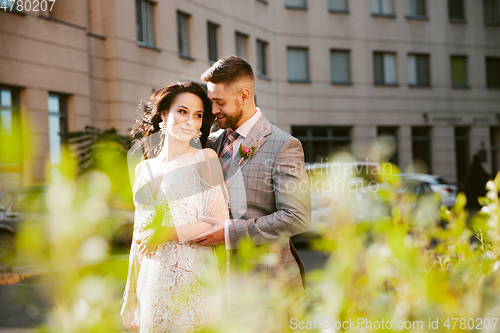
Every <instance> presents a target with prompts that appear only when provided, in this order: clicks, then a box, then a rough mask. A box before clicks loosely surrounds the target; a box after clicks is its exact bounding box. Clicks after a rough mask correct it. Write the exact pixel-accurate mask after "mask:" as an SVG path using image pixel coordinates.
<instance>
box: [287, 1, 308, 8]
mask: <svg viewBox="0 0 500 333" xmlns="http://www.w3.org/2000/svg"><path fill="white" fill-rule="evenodd" d="M285 8H293V9H307V3H306V0H285Z"/></svg>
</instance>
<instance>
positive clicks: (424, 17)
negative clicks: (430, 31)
mask: <svg viewBox="0 0 500 333" xmlns="http://www.w3.org/2000/svg"><path fill="white" fill-rule="evenodd" d="M408 1H411V4H415V5H414V6H417V5H416V1H422V3H423V6H424V14H423V15H422V14H416V13H414V12H413V9H412V13H411V14H409V13H408V7H407V6H408ZM416 11H417V10H416ZM428 12H429V11H428V5H427V0H405V16H406V18H407V19H409V20H423V21H428V20H429V13H428Z"/></svg>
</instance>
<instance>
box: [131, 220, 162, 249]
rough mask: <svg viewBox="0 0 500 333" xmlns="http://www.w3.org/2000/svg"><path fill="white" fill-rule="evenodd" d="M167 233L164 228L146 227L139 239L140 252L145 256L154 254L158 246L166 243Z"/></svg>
mask: <svg viewBox="0 0 500 333" xmlns="http://www.w3.org/2000/svg"><path fill="white" fill-rule="evenodd" d="M165 232H166V230H165V228H164V227H163V226H159V227H152V226H151V225H147V226H145V227H144V228H143V230H142V231H141V232H140V234H139V236H138V237H137V244H138V245H139V251H141V253H142V254H144V255H147V254H152V253H154V252H155V251H156V249H157V248H158V246H159V245H160V244H161V243H162V242H163V241H165Z"/></svg>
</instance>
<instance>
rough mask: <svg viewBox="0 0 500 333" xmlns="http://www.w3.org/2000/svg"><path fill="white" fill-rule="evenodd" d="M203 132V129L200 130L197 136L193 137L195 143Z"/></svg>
mask: <svg viewBox="0 0 500 333" xmlns="http://www.w3.org/2000/svg"><path fill="white" fill-rule="evenodd" d="M201 134H202V133H201V131H198V133H196V136H195V137H194V138H193V141H194V143H198V140H200V138H201Z"/></svg>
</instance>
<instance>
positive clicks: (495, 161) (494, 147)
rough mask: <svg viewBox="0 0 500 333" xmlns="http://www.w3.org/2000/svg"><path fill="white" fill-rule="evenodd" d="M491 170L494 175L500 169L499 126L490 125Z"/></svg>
mask: <svg viewBox="0 0 500 333" xmlns="http://www.w3.org/2000/svg"><path fill="white" fill-rule="evenodd" d="M490 147H491V171H492V174H493V175H496V174H497V173H498V171H500V154H499V151H500V127H497V126H495V127H490Z"/></svg>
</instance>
